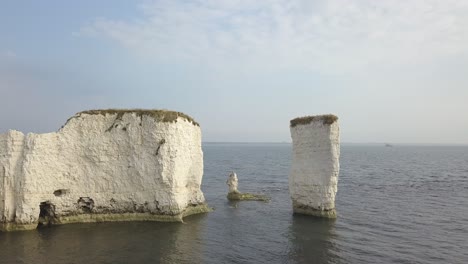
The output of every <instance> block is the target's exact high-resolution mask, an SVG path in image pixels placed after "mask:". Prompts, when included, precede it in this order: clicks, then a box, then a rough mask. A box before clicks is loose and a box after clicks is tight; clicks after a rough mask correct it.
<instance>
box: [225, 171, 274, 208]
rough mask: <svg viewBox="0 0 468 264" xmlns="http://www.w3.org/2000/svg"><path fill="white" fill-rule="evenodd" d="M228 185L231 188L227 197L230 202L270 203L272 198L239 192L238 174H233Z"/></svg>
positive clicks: (227, 182)
mask: <svg viewBox="0 0 468 264" xmlns="http://www.w3.org/2000/svg"><path fill="white" fill-rule="evenodd" d="M226 184H227V185H228V186H229V193H228V195H227V198H228V200H230V201H263V202H268V201H270V197H268V196H266V195H263V194H253V193H241V192H239V190H237V187H238V185H239V183H238V179H237V174H236V173H235V172H231V174H229V178H228V180H227V181H226Z"/></svg>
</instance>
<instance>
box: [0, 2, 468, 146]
mask: <svg viewBox="0 0 468 264" xmlns="http://www.w3.org/2000/svg"><path fill="white" fill-rule="evenodd" d="M467 14H468V1H466V0H459V1H457V0H425V1H423V0H409V1H401V0H393V1H390V0H380V1H370V0H361V1H357V0H356V1H345V0H330V1H313V0H304V1H300V0H298V1H294V0H262V1H259V0H253V1H247V0H232V1H227V0H226V1H225V0H207V1H202V0H199V1H189V0H180V1H178V0H168V1H116V0H112V1H111V0H109V1H95V0H88V1H83V0H80V1H62V0H55V1H22V0H11V1H8V0H6V1H2V2H1V3H0V133H3V132H5V131H7V130H8V129H17V130H21V131H24V132H31V131H32V132H50V131H55V130H57V129H58V128H59V127H60V126H61V125H63V124H64V123H65V121H66V120H67V118H68V117H69V116H71V115H73V114H74V113H76V112H79V111H81V110H85V109H94V108H158V109H159V108H164V109H171V110H177V111H182V112H185V113H187V114H189V115H191V116H193V117H194V118H195V119H196V120H197V121H199V123H200V124H201V126H202V131H203V140H204V141H269V142H271V141H274V142H276V141H278V142H280V141H290V135H289V120H290V119H292V118H294V117H298V116H303V115H311V114H324V113H334V114H336V115H338V116H339V117H340V124H341V139H342V141H344V142H393V143H464V144H467V143H468V15H467Z"/></svg>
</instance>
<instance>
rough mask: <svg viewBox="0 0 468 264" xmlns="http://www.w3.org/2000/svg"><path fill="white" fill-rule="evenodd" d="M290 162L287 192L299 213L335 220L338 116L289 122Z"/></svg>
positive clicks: (338, 145) (324, 116)
mask: <svg viewBox="0 0 468 264" xmlns="http://www.w3.org/2000/svg"><path fill="white" fill-rule="evenodd" d="M290 129H291V137H292V143H293V161H292V168H291V172H290V175H289V192H290V195H291V199H292V203H293V211H294V213H298V214H306V215H314V216H319V217H326V218H336V210H335V195H336V192H337V184H338V174H339V171H340V164H339V157H340V129H339V125H338V117H336V116H334V115H319V116H306V117H299V118H295V119H293V120H291V124H290Z"/></svg>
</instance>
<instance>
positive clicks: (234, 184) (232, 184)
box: [226, 172, 239, 193]
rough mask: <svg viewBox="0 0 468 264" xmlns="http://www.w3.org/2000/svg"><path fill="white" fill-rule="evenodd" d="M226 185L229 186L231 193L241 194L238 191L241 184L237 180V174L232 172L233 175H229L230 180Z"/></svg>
mask: <svg viewBox="0 0 468 264" xmlns="http://www.w3.org/2000/svg"><path fill="white" fill-rule="evenodd" d="M226 184H227V185H228V186H229V193H238V192H239V191H238V190H237V187H238V185H239V182H238V180H237V174H236V173H235V172H231V174H229V177H228V179H227V181H226Z"/></svg>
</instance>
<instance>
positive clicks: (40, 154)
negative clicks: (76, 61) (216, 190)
mask: <svg viewBox="0 0 468 264" xmlns="http://www.w3.org/2000/svg"><path fill="white" fill-rule="evenodd" d="M202 175H203V153H202V149H201V131H200V127H199V126H198V124H197V123H196V122H195V121H193V120H192V119H191V118H190V117H188V116H186V115H184V114H182V113H178V112H171V111H163V110H95V111H85V112H81V113H78V114H76V115H75V116H73V117H72V118H70V119H69V120H68V121H67V123H66V124H65V126H64V127H62V128H61V129H60V130H59V131H58V132H55V133H47V134H32V133H30V134H27V135H24V134H23V133H21V132H18V131H9V132H8V133H6V134H1V135H0V230H14V229H33V228H36V226H37V225H38V223H44V224H50V223H52V224H55V223H69V222H94V221H127V220H145V221H150V220H159V221H182V217H184V216H186V215H189V214H193V213H199V212H206V211H208V210H209V208H208V207H207V206H206V204H205V199H204V197H203V193H202V192H201V190H200V184H201V181H202ZM40 216H41V217H40Z"/></svg>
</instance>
